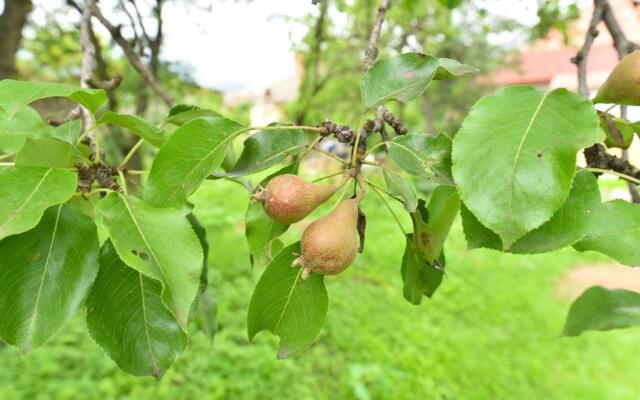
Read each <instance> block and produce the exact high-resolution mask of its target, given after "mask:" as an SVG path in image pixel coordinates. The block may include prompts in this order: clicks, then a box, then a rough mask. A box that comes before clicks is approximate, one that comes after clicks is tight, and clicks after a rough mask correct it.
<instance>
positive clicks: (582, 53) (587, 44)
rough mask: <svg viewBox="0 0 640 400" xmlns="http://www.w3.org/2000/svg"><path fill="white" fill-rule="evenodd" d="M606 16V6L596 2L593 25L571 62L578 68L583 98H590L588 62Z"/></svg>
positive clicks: (579, 89)
mask: <svg viewBox="0 0 640 400" xmlns="http://www.w3.org/2000/svg"><path fill="white" fill-rule="evenodd" d="M603 14H604V4H603V3H602V2H600V1H598V0H595V1H594V9H593V15H592V17H591V23H589V29H587V34H586V36H585V38H584V44H583V45H582V48H581V49H580V50H579V51H578V54H576V56H575V57H574V58H573V59H571V62H573V63H574V64H576V65H577V66H578V93H580V95H581V96H582V97H587V98H588V97H589V86H588V83H587V61H588V59H589V51H591V45H592V44H593V41H594V40H595V38H596V37H597V36H598V33H599V32H598V24H599V23H600V21H602V15H603Z"/></svg>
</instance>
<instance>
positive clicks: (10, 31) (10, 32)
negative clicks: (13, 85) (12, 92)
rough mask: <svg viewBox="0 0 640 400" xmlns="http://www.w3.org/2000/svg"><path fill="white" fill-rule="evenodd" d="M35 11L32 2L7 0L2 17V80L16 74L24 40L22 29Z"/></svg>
mask: <svg viewBox="0 0 640 400" xmlns="http://www.w3.org/2000/svg"><path fill="white" fill-rule="evenodd" d="M32 9H33V5H32V4H31V0H5V2H4V12H3V13H2V15H0V79H5V78H10V77H12V76H14V75H15V74H16V53H17V52H18V49H19V48H20V41H21V40H22V28H24V25H25V24H26V23H27V18H28V16H29V13H30V12H31V10H32Z"/></svg>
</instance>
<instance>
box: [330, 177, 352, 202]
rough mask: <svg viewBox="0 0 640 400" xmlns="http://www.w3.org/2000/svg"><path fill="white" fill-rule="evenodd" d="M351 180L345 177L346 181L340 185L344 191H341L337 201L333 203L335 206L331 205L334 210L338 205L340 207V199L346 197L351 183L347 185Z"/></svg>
mask: <svg viewBox="0 0 640 400" xmlns="http://www.w3.org/2000/svg"><path fill="white" fill-rule="evenodd" d="M349 180H350V179H345V180H344V182H342V185H340V186H341V187H342V191H341V192H340V195H339V196H338V198H337V199H336V202H335V204H334V205H333V207H331V209H332V210H334V209H335V208H336V207H338V204H340V201H341V200H342V198H343V197H344V194H345V193H347V190H348V189H349V185H346V183H347V182H349Z"/></svg>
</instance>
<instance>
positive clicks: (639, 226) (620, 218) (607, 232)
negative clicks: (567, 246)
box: [573, 200, 640, 267]
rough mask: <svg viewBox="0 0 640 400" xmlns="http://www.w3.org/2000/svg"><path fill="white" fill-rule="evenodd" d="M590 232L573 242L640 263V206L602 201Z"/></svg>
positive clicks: (580, 247) (627, 262)
mask: <svg viewBox="0 0 640 400" xmlns="http://www.w3.org/2000/svg"><path fill="white" fill-rule="evenodd" d="M588 225H589V227H588V234H587V236H586V237H585V238H584V239H583V240H581V241H580V242H578V243H576V244H574V245H573V247H575V248H576V249H577V250H579V251H587V250H594V251H599V252H600V253H604V254H606V255H608V256H610V257H612V258H614V259H616V260H617V261H619V262H621V263H623V264H625V265H629V266H632V267H636V266H640V205H638V204H633V203H627V202H626V201H623V200H613V201H609V202H606V203H603V204H601V205H600V206H599V207H598V208H597V209H596V212H594V213H592V214H591V218H589V220H588Z"/></svg>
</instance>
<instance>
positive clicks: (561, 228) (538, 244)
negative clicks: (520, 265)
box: [509, 170, 600, 254]
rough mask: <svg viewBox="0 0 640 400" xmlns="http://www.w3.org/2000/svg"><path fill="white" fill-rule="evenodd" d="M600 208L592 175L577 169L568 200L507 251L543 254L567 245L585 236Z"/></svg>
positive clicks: (598, 192)
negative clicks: (549, 217) (547, 219)
mask: <svg viewBox="0 0 640 400" xmlns="http://www.w3.org/2000/svg"><path fill="white" fill-rule="evenodd" d="M599 207H600V189H599V188H598V181H597V179H596V178H595V176H593V174H592V173H591V172H589V171H586V170H581V171H579V172H578V173H577V174H576V177H575V179H574V180H573V186H572V188H571V192H570V193H569V198H568V199H567V201H565V203H564V204H563V205H562V207H561V208H560V210H558V211H557V212H556V213H555V214H554V215H553V217H552V218H551V219H550V220H549V221H547V222H545V223H544V224H543V225H542V226H540V227H538V228H536V229H534V230H532V231H531V232H529V233H527V234H526V235H524V236H523V237H521V238H520V239H518V240H517V241H516V242H515V243H514V244H513V246H511V249H510V250H509V251H511V252H513V253H519V254H533V253H544V252H547V251H552V250H556V249H561V248H563V247H566V246H570V245H572V244H574V243H576V242H577V241H579V240H581V239H582V238H584V237H585V235H586V234H587V232H588V230H589V220H590V219H591V218H592V216H593V215H594V214H595V213H597V212H598V209H599Z"/></svg>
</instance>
